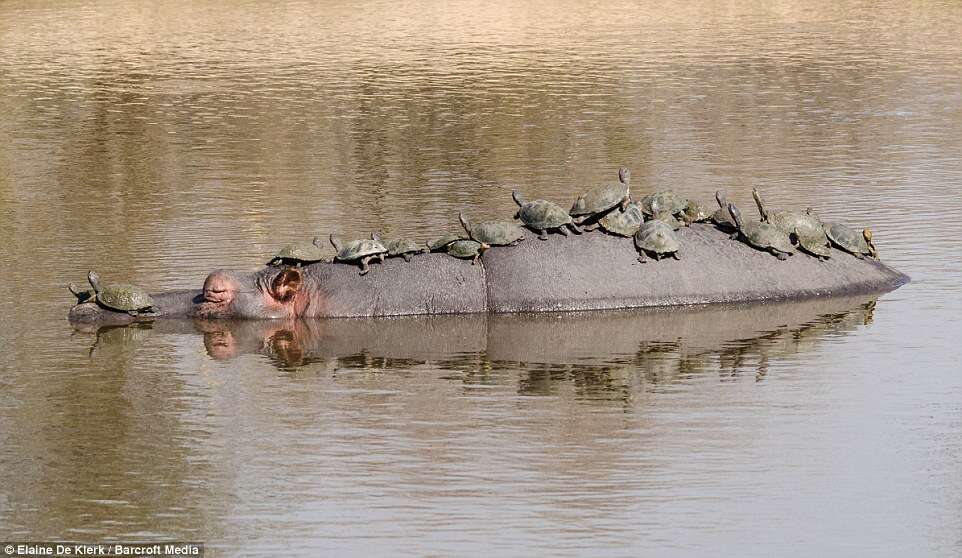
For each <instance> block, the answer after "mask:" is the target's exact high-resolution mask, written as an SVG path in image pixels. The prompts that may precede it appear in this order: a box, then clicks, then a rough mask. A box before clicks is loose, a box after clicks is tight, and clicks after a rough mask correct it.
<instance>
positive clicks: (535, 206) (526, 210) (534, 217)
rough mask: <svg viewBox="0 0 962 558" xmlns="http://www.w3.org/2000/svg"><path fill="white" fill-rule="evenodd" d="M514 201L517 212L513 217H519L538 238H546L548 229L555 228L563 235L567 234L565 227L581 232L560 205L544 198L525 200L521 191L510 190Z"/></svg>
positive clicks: (576, 232) (574, 231)
mask: <svg viewBox="0 0 962 558" xmlns="http://www.w3.org/2000/svg"><path fill="white" fill-rule="evenodd" d="M511 197H512V199H514V203H516V204H518V207H519V209H518V212H517V213H515V214H514V218H515V219H520V220H521V222H522V223H524V224H525V226H526V227H528V228H529V229H531V230H533V231H534V232H536V233H538V238H539V239H540V240H548V233H547V231H549V230H556V231H558V232H559V233H561V234H562V235H564V236H568V231H566V230H565V227H567V228H569V229H571V232H573V233H575V234H581V229H579V228H578V225H576V224H575V222H574V220H573V219H572V218H571V215H568V214H567V213H565V210H564V209H562V208H561V206H560V205H558V204H555V203H551V202H549V201H546V200H534V201H525V199H524V198H523V197H522V196H521V193H520V192H518V191H517V190H513V191H512V192H511Z"/></svg>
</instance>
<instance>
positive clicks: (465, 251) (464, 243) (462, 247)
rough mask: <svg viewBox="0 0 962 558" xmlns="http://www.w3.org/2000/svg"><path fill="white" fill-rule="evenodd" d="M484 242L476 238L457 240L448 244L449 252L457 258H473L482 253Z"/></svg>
mask: <svg viewBox="0 0 962 558" xmlns="http://www.w3.org/2000/svg"><path fill="white" fill-rule="evenodd" d="M481 248H482V244H481V243H480V242H477V241H474V240H455V241H454V242H452V243H450V244H448V246H447V251H448V254H450V255H452V256H454V257H455V258H463V259H468V258H473V257H475V256H477V255H478V254H480V253H481Z"/></svg>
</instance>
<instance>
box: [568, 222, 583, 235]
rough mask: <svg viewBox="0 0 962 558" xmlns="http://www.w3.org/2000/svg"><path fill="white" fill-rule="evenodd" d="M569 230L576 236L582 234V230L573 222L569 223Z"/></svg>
mask: <svg viewBox="0 0 962 558" xmlns="http://www.w3.org/2000/svg"><path fill="white" fill-rule="evenodd" d="M568 228H569V229H571V232H573V233H575V234H581V229H580V228H578V225H576V224H574V223H573V222H572V223H568Z"/></svg>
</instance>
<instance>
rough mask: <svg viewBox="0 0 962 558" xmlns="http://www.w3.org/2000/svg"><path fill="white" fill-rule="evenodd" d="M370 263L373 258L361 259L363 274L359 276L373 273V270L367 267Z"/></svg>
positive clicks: (365, 257)
mask: <svg viewBox="0 0 962 558" xmlns="http://www.w3.org/2000/svg"><path fill="white" fill-rule="evenodd" d="M369 261H371V256H364V257H363V258H361V272H360V273H358V275H366V274H367V272H368V271H371V268H370V267H368V265H367V262H369Z"/></svg>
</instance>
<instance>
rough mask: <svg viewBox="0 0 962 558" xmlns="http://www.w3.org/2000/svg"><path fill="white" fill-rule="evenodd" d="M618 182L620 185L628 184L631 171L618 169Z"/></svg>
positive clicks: (625, 168) (626, 168) (622, 168)
mask: <svg viewBox="0 0 962 558" xmlns="http://www.w3.org/2000/svg"><path fill="white" fill-rule="evenodd" d="M618 180H619V181H621V183H622V184H628V183H629V182H630V181H631V171H629V170H628V167H621V168H620V169H618Z"/></svg>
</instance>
